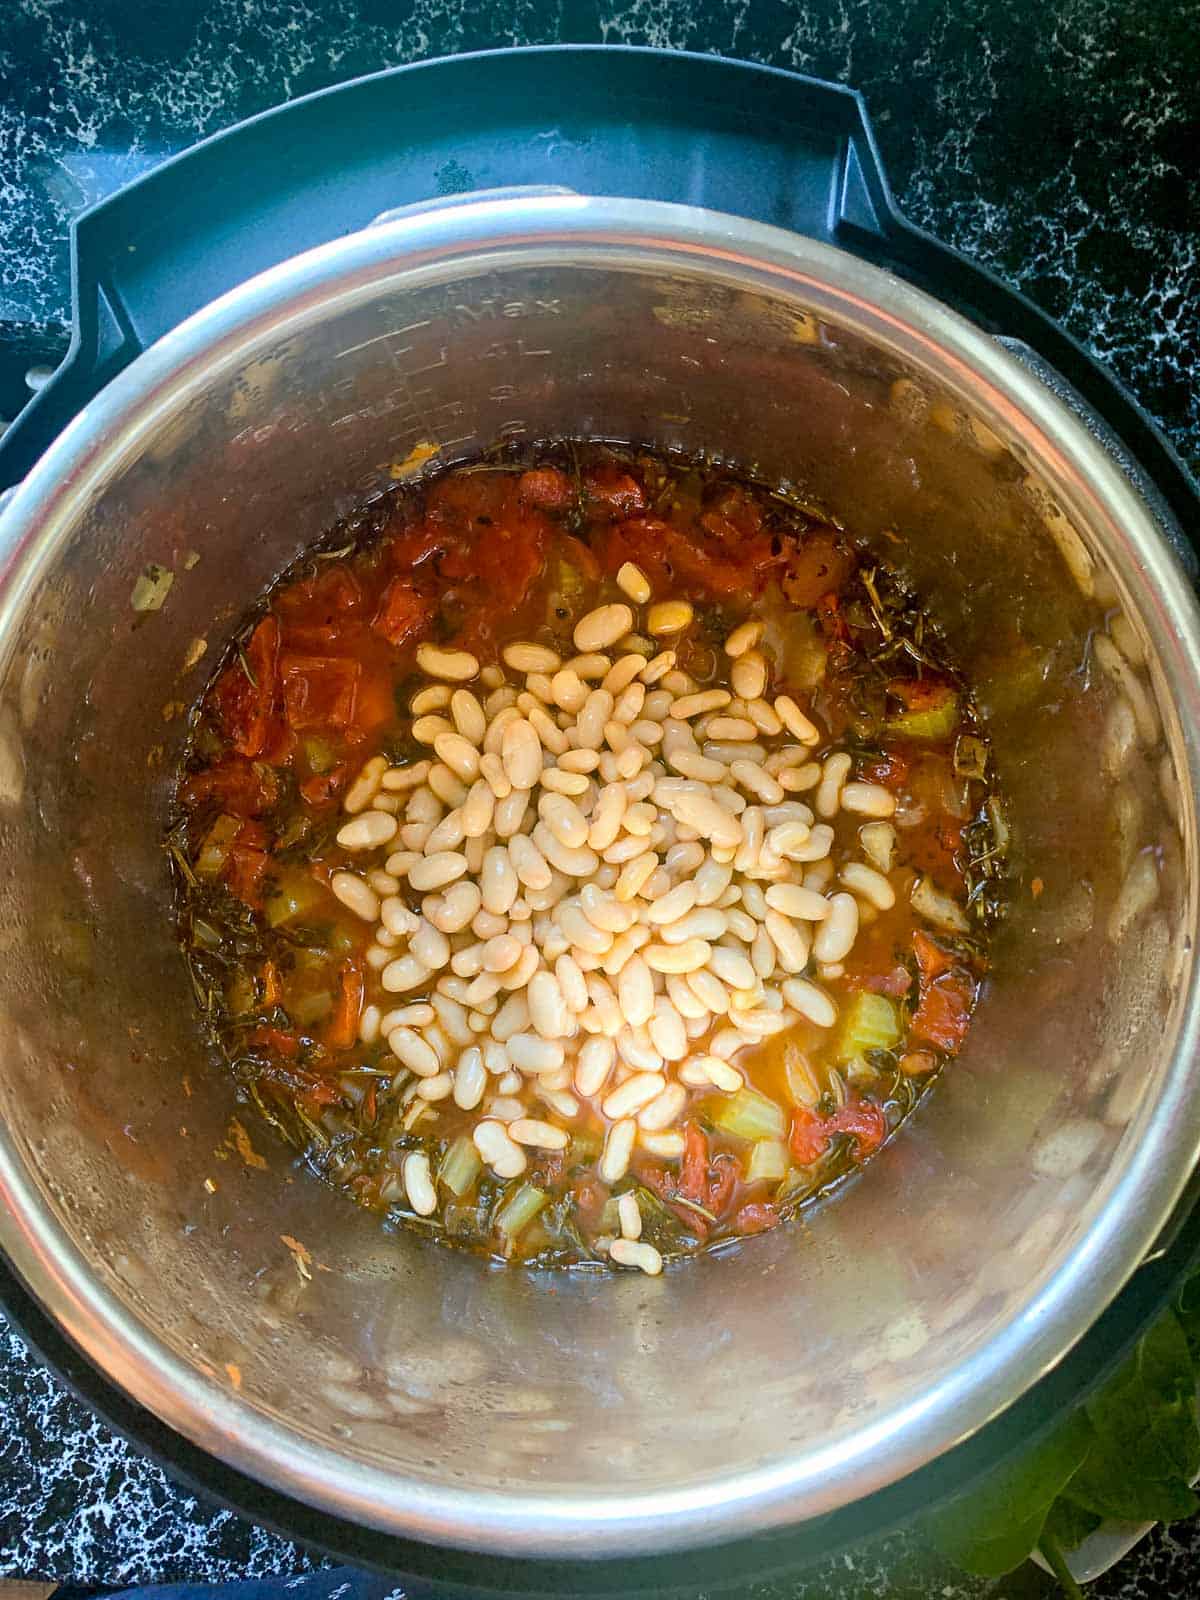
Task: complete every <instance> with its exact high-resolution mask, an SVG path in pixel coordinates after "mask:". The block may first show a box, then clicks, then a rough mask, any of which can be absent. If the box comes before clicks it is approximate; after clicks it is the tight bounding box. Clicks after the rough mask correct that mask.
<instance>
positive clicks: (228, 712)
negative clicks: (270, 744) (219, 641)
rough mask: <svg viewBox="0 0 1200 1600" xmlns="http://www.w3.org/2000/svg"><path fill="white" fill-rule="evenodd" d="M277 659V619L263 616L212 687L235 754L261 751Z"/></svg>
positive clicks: (218, 716) (272, 702) (215, 705)
mask: <svg viewBox="0 0 1200 1600" xmlns="http://www.w3.org/2000/svg"><path fill="white" fill-rule="evenodd" d="M278 659H279V623H278V622H277V621H276V619H275V618H274V617H272V616H267V617H264V618H263V619H262V621H261V622H260V623H259V624H258V626H257V627H256V628H255V630H254V632H253V633H252V634H251V635H250V638H249V639H248V640H247V641H246V645H245V648H244V649H243V651H242V653H241V655H240V656H238V657H237V658H236V659H235V660H234V661H233V662H231V663H230V665H229V666H228V667H226V668H225V671H224V672H223V673H222V674H221V676H220V677H219V678H218V679H217V682H216V686H215V688H214V689H213V711H214V713H215V715H216V719H217V723H218V725H219V726H220V728H221V731H222V732H223V733H224V734H225V737H226V738H227V739H228V740H229V742H230V744H231V745H232V746H233V748H234V749H235V750H236V751H237V752H238V754H239V755H243V756H257V755H261V754H262V752H263V750H264V748H265V746H266V743H267V739H268V735H269V731H270V720H271V713H272V711H273V709H274V706H275V693H276V684H277V669H278Z"/></svg>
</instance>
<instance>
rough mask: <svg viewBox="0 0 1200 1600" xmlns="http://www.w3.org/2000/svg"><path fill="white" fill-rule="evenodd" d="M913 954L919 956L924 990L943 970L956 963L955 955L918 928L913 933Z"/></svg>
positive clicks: (946, 970)
mask: <svg viewBox="0 0 1200 1600" xmlns="http://www.w3.org/2000/svg"><path fill="white" fill-rule="evenodd" d="M913 954H914V955H915V956H916V958H917V972H918V973H919V975H920V979H921V988H922V991H924V989H925V988H926V987H927V986H928V985H929V984H931V983H933V981H934V980H935V979H936V978H940V977H941V976H942V974H943V972H949V971H950V968H951V967H952V966H953V965H954V957H953V956H952V955H951V954H950V952H949V951H948V950H943V949H942V947H941V945H940V944H937V943H935V941H934V940H933V939H931V938H930V937H929V935H928V934H927V933H923V932H922V931H921V929H919V928H918V929H917V931H916V933H914V934H913Z"/></svg>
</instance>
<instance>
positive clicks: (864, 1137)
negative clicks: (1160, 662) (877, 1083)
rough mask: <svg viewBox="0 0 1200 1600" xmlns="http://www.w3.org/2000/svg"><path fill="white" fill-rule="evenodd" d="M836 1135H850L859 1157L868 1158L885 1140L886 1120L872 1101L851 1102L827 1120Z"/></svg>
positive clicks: (880, 1109) (881, 1111) (879, 1108)
mask: <svg viewBox="0 0 1200 1600" xmlns="http://www.w3.org/2000/svg"><path fill="white" fill-rule="evenodd" d="M829 1120H830V1124H831V1125H832V1126H833V1127H834V1129H835V1130H836V1131H837V1132H838V1133H850V1134H853V1135H854V1137H855V1138H856V1139H857V1140H858V1153H859V1155H860V1156H869V1155H871V1154H873V1153H874V1151H876V1150H878V1149H879V1146H880V1145H881V1144H882V1143H883V1141H884V1139H886V1138H887V1131H888V1125H887V1118H886V1117H885V1116H884V1114H883V1110H882V1108H881V1107H880V1106H877V1105H876V1104H875V1102H874V1101H873V1100H851V1101H848V1102H847V1104H846V1105H844V1106H842V1107H841V1108H840V1109H839V1110H837V1111H835V1112H834V1114H833V1116H832V1117H831V1118H830V1119H829Z"/></svg>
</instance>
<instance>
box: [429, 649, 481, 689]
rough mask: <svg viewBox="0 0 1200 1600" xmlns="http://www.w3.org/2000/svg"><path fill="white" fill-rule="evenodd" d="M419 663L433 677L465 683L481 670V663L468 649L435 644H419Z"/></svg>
mask: <svg viewBox="0 0 1200 1600" xmlns="http://www.w3.org/2000/svg"><path fill="white" fill-rule="evenodd" d="M417 665H418V666H419V667H420V669H421V671H422V672H427V673H428V674H429V676H430V677H431V678H448V679H449V680H450V681H451V682H452V683H465V682H466V681H467V679H469V678H473V677H475V676H476V674H477V673H478V672H479V663H478V661H476V659H475V657H474V656H473V655H471V654H470V652H469V651H467V650H442V649H439V647H438V646H437V645H434V644H419V645H418V646H417Z"/></svg>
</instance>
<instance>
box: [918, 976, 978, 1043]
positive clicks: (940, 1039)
mask: <svg viewBox="0 0 1200 1600" xmlns="http://www.w3.org/2000/svg"><path fill="white" fill-rule="evenodd" d="M975 990H976V984H975V980H974V978H973V977H972V976H971V975H970V973H969V972H967V971H965V970H964V969H963V968H961V967H960V968H957V969H956V970H955V971H953V972H948V973H946V975H945V976H944V977H942V978H938V979H936V980H935V981H934V982H933V983H931V984H930V985H929V987H928V988H927V989H925V990H924V992H923V993H922V995H921V1000H920V1004H919V1005H918V1006H917V1009H916V1010H915V1011H914V1012H913V1019H912V1028H911V1032H912V1037H913V1038H914V1039H924V1040H925V1042H926V1043H927V1044H931V1045H933V1046H934V1048H935V1049H937V1050H941V1051H944V1052H945V1054H946V1055H948V1056H952V1055H956V1054H957V1053H958V1051H959V1050H960V1049H961V1047H962V1042H963V1040H964V1039H965V1038H966V1035H967V1027H968V1025H969V1024H970V1021H971V1011H972V1009H973V1008H974V1005H975Z"/></svg>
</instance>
